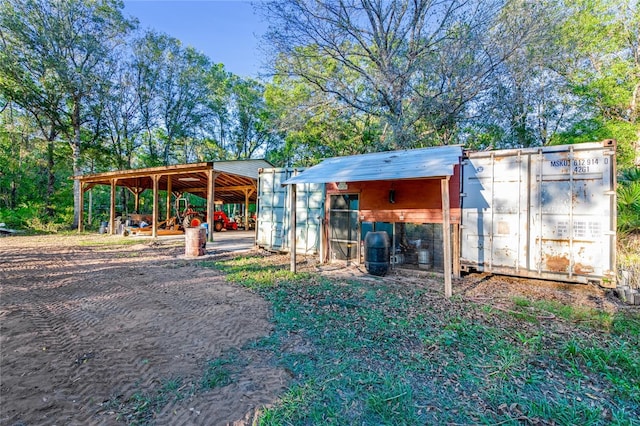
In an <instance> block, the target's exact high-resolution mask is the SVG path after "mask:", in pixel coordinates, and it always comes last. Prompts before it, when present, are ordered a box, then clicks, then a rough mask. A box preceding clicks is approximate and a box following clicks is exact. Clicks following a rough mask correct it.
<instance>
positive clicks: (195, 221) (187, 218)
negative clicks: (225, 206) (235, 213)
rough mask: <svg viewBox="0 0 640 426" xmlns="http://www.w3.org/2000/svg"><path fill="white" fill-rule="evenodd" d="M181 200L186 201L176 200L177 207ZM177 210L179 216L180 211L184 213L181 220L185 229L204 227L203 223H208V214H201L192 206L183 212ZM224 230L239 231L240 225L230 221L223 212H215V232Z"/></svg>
mask: <svg viewBox="0 0 640 426" xmlns="http://www.w3.org/2000/svg"><path fill="white" fill-rule="evenodd" d="M180 200H184V198H179V199H178V200H176V206H179V205H180V203H179V201H180ZM185 203H186V200H185ZM176 210H177V211H178V214H179V215H180V211H182V214H181V215H180V217H179V219H180V223H181V224H182V227H183V228H195V227H197V226H200V225H202V223H204V222H205V221H206V216H207V214H206V212H200V211H198V210H196V209H194V207H193V206H191V205H188V206H187V207H186V208H185V209H183V210H181V209H180V208H177V209H176ZM223 229H230V230H234V231H235V230H236V229H238V224H237V223H236V222H235V221H232V220H229V218H228V217H227V215H226V214H225V213H224V212H222V211H215V212H213V230H214V231H216V232H220V231H222V230H223Z"/></svg>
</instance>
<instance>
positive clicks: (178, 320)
mask: <svg viewBox="0 0 640 426" xmlns="http://www.w3.org/2000/svg"><path fill="white" fill-rule="evenodd" d="M117 238H118V237H108V236H92V237H87V236H78V237H63V238H60V237H56V236H46V237H7V238H0V356H1V359H0V369H1V370H0V397H1V400H2V401H1V403H0V424H1V425H22V424H58V425H63V424H64V425H73V424H116V423H119V422H127V423H128V422H130V421H131V418H129V419H127V417H126V416H124V417H123V415H122V412H123V411H122V409H123V406H125V405H126V404H127V403H129V404H130V403H131V401H137V402H138V405H137V406H135V407H134V408H132V409H130V411H131V412H136V411H139V410H143V409H144V404H145V403H146V404H151V403H153V399H152V397H149V396H148V395H154V394H153V392H154V390H157V389H159V388H163V386H164V388H165V389H167V390H168V389H172V390H173V391H178V390H179V391H181V392H182V393H181V394H182V395H187V396H186V397H184V398H182V399H176V398H172V399H171V402H169V403H168V405H166V406H164V408H163V409H162V411H161V412H160V413H159V415H157V417H156V418H154V419H153V422H154V423H156V424H167V425H180V424H185V425H186V424H207V425H219V424H229V423H230V424H250V423H251V420H252V419H253V417H254V415H255V412H256V410H259V409H260V407H262V406H263V405H264V404H269V403H272V402H274V400H275V398H276V397H277V396H278V395H279V394H280V393H281V392H282V391H283V390H284V389H285V386H286V384H287V382H288V380H289V378H290V377H289V375H288V374H287V373H286V372H285V371H283V370H280V369H277V368H274V367H273V366H272V363H271V362H269V360H268V359H265V357H266V356H267V355H264V354H262V353H261V352H260V351H258V350H255V351H253V352H252V351H251V350H246V349H245V350H243V351H242V354H243V355H242V356H243V359H242V360H241V361H242V362H236V363H235V364H236V365H240V367H239V370H238V371H234V380H233V381H232V382H231V383H230V384H224V385H222V386H216V387H212V388H210V389H204V390H202V389H200V390H198V391H192V392H189V391H188V390H189V389H196V388H200V387H201V384H200V383H201V382H202V377H203V372H204V371H206V370H207V365H211V363H210V361H211V360H216V359H217V358H219V357H221V356H227V355H225V354H228V353H230V352H233V349H234V348H240V347H242V346H245V345H246V344H247V343H249V342H252V341H255V340H257V339H260V338H261V337H263V336H267V335H268V334H269V333H270V332H271V324H270V321H269V317H270V308H269V306H268V304H267V303H266V302H265V301H264V300H262V299H261V298H259V297H258V296H256V295H255V294H252V293H250V292H248V291H245V290H243V289H241V288H239V287H238V286H234V285H230V284H228V283H227V282H226V281H225V280H224V278H223V277H222V276H221V275H220V274H219V273H218V272H216V271H215V270H212V269H210V268H201V267H198V266H197V261H193V260H187V259H182V258H181V256H180V255H181V254H183V253H184V248H183V247H184V243H183V242H180V241H178V242H176V241H167V242H163V243H150V242H148V241H140V242H139V243H136V244H134V245H127V246H117V245H116V246H114V245H113V244H110V242H111V243H112V242H113V241H114V239H117ZM172 384H173V385H174V386H175V387H178V389H177V390H176V389H174V388H171V387H170V386H171V385H172ZM143 395H147V397H143ZM145 398H148V400H145ZM127 401H129V402H127Z"/></svg>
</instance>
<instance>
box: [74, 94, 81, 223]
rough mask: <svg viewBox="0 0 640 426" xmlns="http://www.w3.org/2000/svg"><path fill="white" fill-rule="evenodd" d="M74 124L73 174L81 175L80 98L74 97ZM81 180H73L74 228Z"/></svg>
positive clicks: (78, 206) (78, 214)
mask: <svg viewBox="0 0 640 426" xmlns="http://www.w3.org/2000/svg"><path fill="white" fill-rule="evenodd" d="M71 121H72V124H73V140H72V141H71V151H72V154H71V159H72V161H73V175H74V176H79V175H80V174H81V172H82V170H81V169H80V154H81V149H80V146H81V142H82V140H81V139H80V127H81V125H80V98H78V97H76V98H75V99H74V106H73V115H72V117H71ZM80 191H81V188H80V181H79V180H77V179H74V180H73V229H77V228H78V220H79V218H80V207H81V206H80Z"/></svg>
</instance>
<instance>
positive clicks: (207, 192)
mask: <svg viewBox="0 0 640 426" xmlns="http://www.w3.org/2000/svg"><path fill="white" fill-rule="evenodd" d="M265 167H272V164H271V163H269V162H268V161H266V160H260V159H257V160H233V161H209V162H202V163H191V164H178V165H171V166H162V167H150V168H143V169H134V170H119V171H113V172H105V173H96V174H89V175H82V176H74V179H76V180H78V181H79V182H80V188H81V191H80V195H81V197H80V206H81V207H80V217H79V220H78V230H79V231H82V230H83V226H84V224H83V216H84V193H85V192H86V191H88V190H89V189H91V188H93V187H94V186H96V185H108V186H110V188H111V202H110V208H109V229H110V232H111V233H114V232H115V222H116V188H118V187H124V188H126V189H128V190H129V191H130V192H131V193H132V194H133V196H134V204H135V206H134V210H135V211H138V210H139V197H140V194H141V193H142V192H143V191H145V190H151V191H153V207H152V218H151V221H152V224H153V226H152V227H151V229H152V234H151V235H152V236H153V237H154V238H155V237H157V236H158V224H159V223H160V222H161V221H163V220H166V221H168V220H169V219H170V216H171V211H172V200H173V199H175V197H176V196H180V194H184V193H189V194H194V195H196V196H198V197H200V198H203V199H204V200H206V218H205V221H206V222H208V223H213V222H214V213H215V203H216V202H218V203H221V204H229V203H235V204H244V205H245V211H248V205H249V204H250V203H256V201H257V193H258V188H257V181H258V170H260V169H262V168H265ZM160 192H163V194H162V196H163V197H162V198H163V199H162V200H161V194H160ZM161 201H164V202H165V203H166V208H165V212H166V218H161V217H160V213H159V211H160V209H159V203H160V202H161ZM248 219H249V218H248V215H245V221H248ZM245 226H246V227H247V228H248V223H245ZM208 240H209V241H213V232H209V237H208Z"/></svg>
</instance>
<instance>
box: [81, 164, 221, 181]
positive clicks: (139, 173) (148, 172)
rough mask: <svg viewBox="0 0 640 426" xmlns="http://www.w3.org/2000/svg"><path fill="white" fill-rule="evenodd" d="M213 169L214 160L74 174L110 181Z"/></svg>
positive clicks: (83, 178)
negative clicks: (83, 174) (90, 173)
mask: <svg viewBox="0 0 640 426" xmlns="http://www.w3.org/2000/svg"><path fill="white" fill-rule="evenodd" d="M211 169H213V162H206V163H193V164H176V165H172V166H160V167H148V168H145V169H135V170H117V171H113V172H104V173H95V174H92V175H85V176H74V177H73V178H74V179H78V180H81V181H93V182H96V181H100V180H103V181H104V182H108V181H109V180H110V179H114V178H115V179H130V178H133V177H151V178H152V177H153V176H167V175H175V174H181V173H198V172H202V173H206V172H207V170H211Z"/></svg>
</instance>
